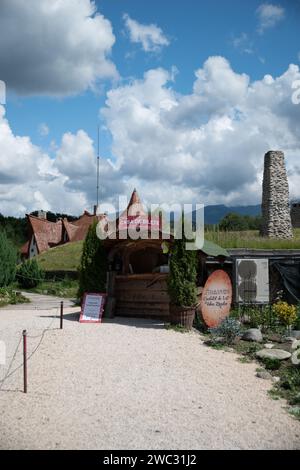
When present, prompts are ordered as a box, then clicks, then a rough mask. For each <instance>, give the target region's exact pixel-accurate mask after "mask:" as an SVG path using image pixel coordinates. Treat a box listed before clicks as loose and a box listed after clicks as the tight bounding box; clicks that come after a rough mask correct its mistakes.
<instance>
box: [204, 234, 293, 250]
mask: <svg viewBox="0 0 300 470" xmlns="http://www.w3.org/2000/svg"><path fill="white" fill-rule="evenodd" d="M205 238H206V240H209V241H211V242H214V243H216V244H217V245H220V246H222V247H223V248H229V249H230V248H252V249H274V250H275V249H277V250H280V249H286V250H292V249H300V229H294V238H293V239H292V240H273V239H269V238H264V237H260V236H259V232H258V231H256V230H247V231H243V232H220V231H218V230H216V231H207V232H205Z"/></svg>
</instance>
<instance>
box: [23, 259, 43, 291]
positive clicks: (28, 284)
mask: <svg viewBox="0 0 300 470" xmlns="http://www.w3.org/2000/svg"><path fill="white" fill-rule="evenodd" d="M44 278H45V273H44V271H43V270H42V269H41V268H40V267H39V265H38V263H37V261H36V260H35V259H31V260H27V261H25V263H22V264H21V266H20V267H19V268H18V270H17V279H18V284H19V286H20V287H23V288H24V289H32V288H33V287H37V286H38V285H39V284H40V283H41V282H42V281H43V280H44Z"/></svg>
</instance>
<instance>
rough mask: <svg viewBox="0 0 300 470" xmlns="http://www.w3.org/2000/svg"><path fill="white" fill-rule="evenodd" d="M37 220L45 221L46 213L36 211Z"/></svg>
mask: <svg viewBox="0 0 300 470" xmlns="http://www.w3.org/2000/svg"><path fill="white" fill-rule="evenodd" d="M38 218H39V219H44V220H47V212H46V211H38Z"/></svg>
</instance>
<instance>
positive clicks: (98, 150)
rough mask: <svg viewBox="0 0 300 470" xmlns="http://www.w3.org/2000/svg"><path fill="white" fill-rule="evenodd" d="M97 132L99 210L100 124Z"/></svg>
mask: <svg viewBox="0 0 300 470" xmlns="http://www.w3.org/2000/svg"><path fill="white" fill-rule="evenodd" d="M97 132H98V135H97V137H98V146H97V210H98V206H99V164H100V135H99V134H100V128H99V125H98V128H97Z"/></svg>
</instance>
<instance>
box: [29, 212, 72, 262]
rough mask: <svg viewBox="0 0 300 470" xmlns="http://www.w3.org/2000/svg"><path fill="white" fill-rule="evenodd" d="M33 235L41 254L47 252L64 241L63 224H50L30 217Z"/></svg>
mask: <svg viewBox="0 0 300 470" xmlns="http://www.w3.org/2000/svg"><path fill="white" fill-rule="evenodd" d="M28 220H29V223H30V225H31V229H32V233H33V235H34V237H35V241H36V244H37V247H38V251H39V253H42V252H43V251H47V250H48V249H49V248H51V247H52V246H56V245H59V244H60V243H62V241H63V237H62V235H63V224H62V221H61V220H58V221H57V222H49V220H46V219H41V218H39V217H35V216H33V215H29V216H28Z"/></svg>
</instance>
